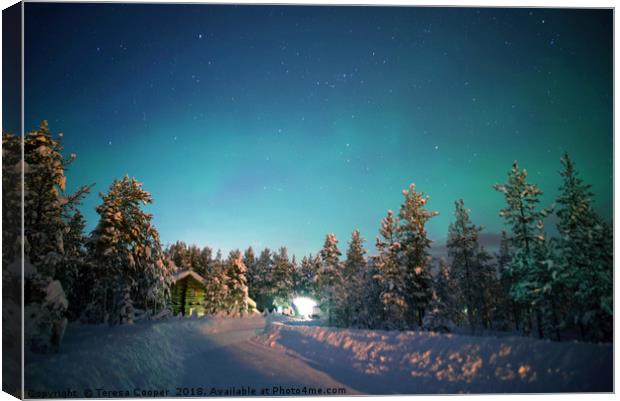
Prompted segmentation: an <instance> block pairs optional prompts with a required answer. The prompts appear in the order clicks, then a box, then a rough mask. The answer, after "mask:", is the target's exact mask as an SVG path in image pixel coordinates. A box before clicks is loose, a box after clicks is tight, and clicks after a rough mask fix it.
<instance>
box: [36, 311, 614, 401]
mask: <svg viewBox="0 0 620 401" xmlns="http://www.w3.org/2000/svg"><path fill="white" fill-rule="evenodd" d="M275 320H280V319H275ZM612 361H613V358H612V347H611V345H593V344H574V343H553V342H548V341H538V340H533V339H525V338H520V337H509V338H501V339H499V338H492V337H468V336H457V335H439V334H434V333H419V332H383V331H364V330H338V329H330V328H325V327H312V326H306V325H295V324H291V322H286V321H284V322H281V321H274V318H269V319H268V320H265V318H263V317H260V316H254V317H250V318H244V319H230V318H209V319H196V320H192V319H182V320H177V319H173V320H170V321H161V322H152V323H139V324H135V325H132V326H121V327H107V326H79V325H75V326H70V328H69V330H68V332H67V336H66V339H65V342H64V344H63V349H62V351H61V353H60V354H56V355H43V356H41V355H37V356H30V357H28V358H27V365H26V372H25V379H26V389H27V392H28V390H30V394H28V393H27V395H30V397H31V398H41V397H45V396H50V395H52V396H53V395H58V394H54V393H53V392H54V391H59V392H61V391H67V390H70V391H76V395H77V396H79V397H82V396H84V395H87V396H88V395H91V396H95V397H103V396H110V395H111V396H119V395H122V396H136V395H148V391H156V392H158V393H156V394H162V395H167V396H179V395H180V396H183V395H185V396H192V395H194V396H201V395H202V396H204V395H227V394H226V393H223V394H220V393H219V392H226V391H230V390H231V389H232V390H234V391H243V388H245V389H246V391H247V389H248V388H250V389H254V391H256V393H255V394H256V395H274V394H273V391H274V388H277V389H278V391H279V392H284V393H280V394H275V395H287V394H286V391H291V390H292V391H296V392H298V394H299V395H310V394H309V393H308V392H309V391H319V389H320V390H321V391H323V392H326V391H330V392H334V389H339V390H337V392H341V393H342V392H343V391H344V393H345V394H359V393H371V394H394V393H399V394H407V393H408V394H431V393H432V394H437V393H458V392H495V393H497V392H500V393H501V392H550V391H552V392H561V391H612ZM244 386H246V387H244ZM233 387H234V389H233ZM265 389H267V392H266V393H265V392H264V390H265ZM342 389H344V390H342ZM85 391H86V392H87V393H85ZM104 391H105V393H104ZM136 391H137V393H136ZM213 391H215V392H216V394H213V393H212V392H213ZM304 391H305V392H304ZM115 392H116V393H115ZM125 392H128V393H125ZM143 392H147V393H143ZM261 392H262V393H261ZM151 394H152V393H151ZM60 395H62V394H60ZM288 395H290V393H289V394H288Z"/></svg>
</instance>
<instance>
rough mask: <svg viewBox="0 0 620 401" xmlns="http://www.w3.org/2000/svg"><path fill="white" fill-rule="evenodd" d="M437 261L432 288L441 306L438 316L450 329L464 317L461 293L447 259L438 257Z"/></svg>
mask: <svg viewBox="0 0 620 401" xmlns="http://www.w3.org/2000/svg"><path fill="white" fill-rule="evenodd" d="M438 263H439V267H438V271H437V275H436V276H435V277H434V278H433V290H434V292H435V296H436V297H437V299H438V301H439V302H440V303H439V304H438V305H440V306H441V308H440V309H439V311H438V312H439V317H440V318H441V321H442V322H444V323H445V326H446V327H447V328H449V329H450V330H452V328H453V327H454V326H455V325H457V324H460V323H461V322H462V321H463V319H464V318H463V316H462V310H461V305H462V302H461V299H460V296H461V295H462V294H461V292H460V291H459V288H458V283H457V281H456V279H455V278H454V274H453V272H452V269H451V268H450V265H449V264H448V262H447V260H446V259H445V258H440V259H439V262H438ZM436 318H437V317H436Z"/></svg>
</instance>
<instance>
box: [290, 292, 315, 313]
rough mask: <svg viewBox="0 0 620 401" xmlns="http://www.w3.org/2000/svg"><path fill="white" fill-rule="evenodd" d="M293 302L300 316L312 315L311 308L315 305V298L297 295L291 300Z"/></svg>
mask: <svg viewBox="0 0 620 401" xmlns="http://www.w3.org/2000/svg"><path fill="white" fill-rule="evenodd" d="M293 304H294V305H295V307H296V308H297V311H298V312H299V314H300V315H302V316H310V315H312V309H313V308H314V307H315V306H316V305H317V304H316V301H315V300H313V299H311V298H307V297H297V298H295V299H294V300H293Z"/></svg>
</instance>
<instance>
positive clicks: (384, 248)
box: [373, 210, 408, 329]
mask: <svg viewBox="0 0 620 401" xmlns="http://www.w3.org/2000/svg"><path fill="white" fill-rule="evenodd" d="M376 248H377V252H378V254H377V256H376V257H375V258H374V262H373V266H374V270H375V274H374V280H376V281H377V283H378V284H379V288H380V302H381V304H382V310H381V316H380V317H379V318H378V320H379V321H381V322H382V324H383V326H384V327H386V328H388V329H389V328H403V327H404V326H405V320H406V313H407V307H408V304H407V299H406V292H407V286H406V282H405V275H404V272H403V270H402V269H401V267H400V264H399V257H398V256H399V252H400V250H401V246H400V243H399V242H398V218H395V217H394V214H393V213H392V211H391V210H388V212H387V216H386V217H385V218H384V219H383V220H382V221H381V228H380V229H379V236H378V237H377V241H376Z"/></svg>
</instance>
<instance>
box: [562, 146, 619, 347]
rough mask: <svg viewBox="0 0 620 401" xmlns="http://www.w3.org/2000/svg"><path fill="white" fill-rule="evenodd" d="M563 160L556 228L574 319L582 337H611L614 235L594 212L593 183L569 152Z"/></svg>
mask: <svg viewBox="0 0 620 401" xmlns="http://www.w3.org/2000/svg"><path fill="white" fill-rule="evenodd" d="M561 162H562V167H563V169H562V171H561V172H560V175H561V176H562V180H563V182H562V186H561V187H560V195H559V197H558V200H557V203H558V205H559V207H558V210H557V212H556V213H557V216H558V219H559V220H558V223H557V229H558V232H559V233H560V241H559V247H560V251H561V256H560V257H561V259H560V260H561V262H560V263H561V266H562V270H563V272H564V273H565V275H566V282H565V286H566V288H567V290H568V292H569V294H570V295H571V296H570V297H568V300H570V301H572V302H571V304H572V305H571V311H570V313H571V315H572V316H571V317H572V319H571V320H573V321H574V322H576V323H577V325H578V326H579V327H580V330H581V333H582V338H587V337H588V336H589V337H590V338H597V339H601V338H605V337H607V338H610V337H609V334H610V333H611V330H610V327H611V326H610V324H609V323H610V322H611V321H612V316H613V314H612V310H611V308H610V307H609V305H611V303H610V302H609V300H611V296H612V292H613V291H612V286H611V282H612V279H611V278H612V276H613V271H612V266H613V262H612V260H613V256H612V252H611V250H612V247H613V245H612V238H613V236H612V234H611V230H609V229H606V228H607V227H605V226H606V225H605V224H604V223H603V222H602V220H601V219H600V217H599V216H598V215H597V214H596V212H595V211H594V209H593V207H592V203H593V200H592V198H593V195H592V193H591V192H590V185H587V184H585V183H584V182H583V180H582V179H581V178H579V175H578V173H577V171H576V169H575V163H574V162H573V160H572V159H571V158H570V156H569V155H568V154H567V153H566V154H564V156H563V157H562V158H561ZM560 302H562V301H561V300H560ZM596 326H601V327H596ZM605 331H607V333H606V334H605V333H604V332H605Z"/></svg>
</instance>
